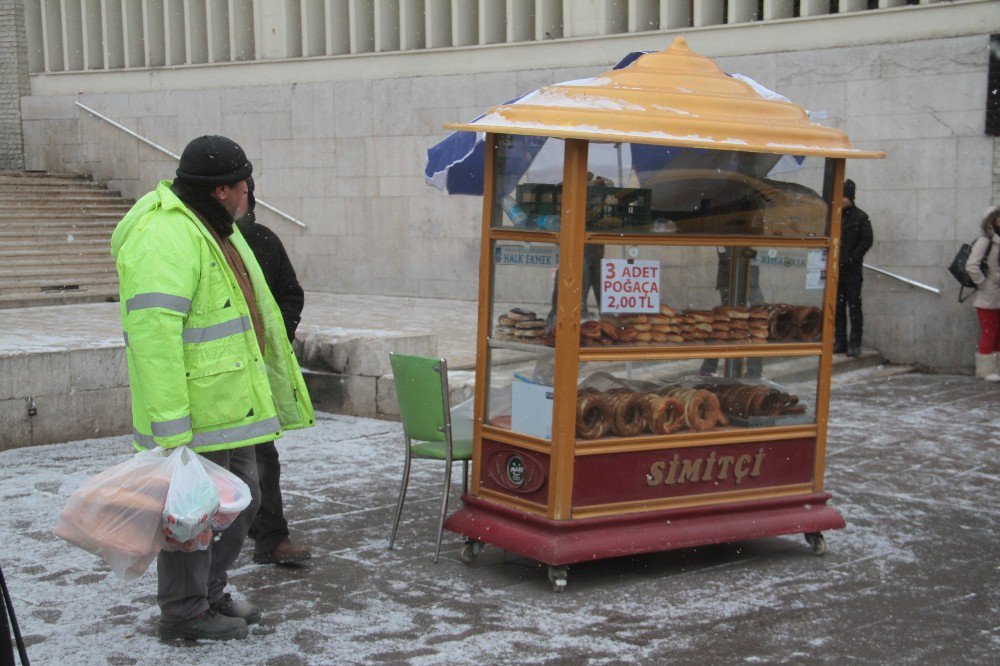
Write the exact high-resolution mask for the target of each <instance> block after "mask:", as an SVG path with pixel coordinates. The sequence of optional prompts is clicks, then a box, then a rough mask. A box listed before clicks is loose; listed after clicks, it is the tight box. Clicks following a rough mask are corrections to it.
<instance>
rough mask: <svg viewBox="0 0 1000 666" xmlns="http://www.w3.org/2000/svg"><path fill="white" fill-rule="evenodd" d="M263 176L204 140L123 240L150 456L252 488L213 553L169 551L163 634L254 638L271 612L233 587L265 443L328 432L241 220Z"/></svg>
mask: <svg viewBox="0 0 1000 666" xmlns="http://www.w3.org/2000/svg"><path fill="white" fill-rule="evenodd" d="M252 170H253V167H252V165H251V164H250V161H249V160H248V159H247V157H246V154H245V153H244V152H243V149H242V148H240V146H239V145H237V144H236V143H235V142H234V141H232V140H231V139H227V138H225V137H222V136H202V137H198V138H197V139H194V140H192V141H191V142H190V143H189V144H188V145H187V146H186V147H185V148H184V152H183V153H182V154H181V159H180V164H179V166H178V168H177V178H176V179H175V180H174V182H173V183H171V182H169V181H162V182H160V184H159V185H158V186H157V188H156V190H154V191H153V192H150V193H149V194H146V195H145V196H143V197H142V198H141V199H139V201H137V202H136V203H135V205H134V206H133V207H132V209H131V210H130V211H129V212H128V213H127V214H126V215H125V217H124V218H123V219H122V221H121V222H119V223H118V226H117V227H115V231H114V234H113V235H112V240H111V242H112V254H113V255H114V256H115V265H116V268H117V270H118V277H119V293H120V300H121V317H122V328H123V329H124V333H125V355H126V359H127V363H128V372H129V389H130V391H131V395H132V420H133V429H134V438H135V443H136V446H137V448H140V449H150V448H153V447H155V446H161V447H164V448H168V449H171V448H175V447H178V446H189V447H190V448H191V449H192V450H193V451H196V452H197V453H199V454H201V455H203V456H205V457H206V458H207V459H209V460H211V461H212V462H214V463H216V464H218V465H221V466H222V467H225V468H226V469H228V470H230V471H231V472H232V473H233V474H235V475H236V476H237V477H239V478H240V479H242V480H243V481H244V482H245V483H246V484H247V486H248V487H249V489H250V493H251V497H252V501H251V504H250V506H249V507H248V508H247V509H246V510H244V511H243V512H242V513H240V515H239V516H238V517H237V519H236V520H235V521H233V523H232V524H231V525H230V526H229V527H228V528H227V529H225V530H223V531H222V532H221V533H220V535H219V536H218V537H217V538H216V539H214V540H213V541H212V543H211V544H210V545H209V547H208V549H207V550H200V551H194V552H191V553H187V552H181V551H177V552H166V551H161V552H160V554H159V555H158V557H157V563H156V574H157V594H156V601H157V604H158V605H159V607H160V621H159V627H158V632H159V635H160V637H161V638H163V639H173V638H186V639H199V638H200V639H211V640H226V639H233V638H245V637H246V636H247V634H248V628H247V625H248V624H253V623H255V622H259V621H260V611H258V610H257V608H256V607H255V606H253V605H252V604H250V603H248V602H245V601H237V600H235V599H233V598H232V597H231V596H230V595H229V594H228V593H226V584H227V583H228V570H229V568H230V566H232V564H233V563H234V562H235V561H236V558H237V557H238V556H239V553H240V550H241V548H242V546H243V541H244V539H245V538H246V534H247V530H248V529H249V527H250V523H251V521H252V520H253V517H254V514H255V513H256V511H257V507H258V505H259V503H260V489H259V487H258V483H257V462H256V459H255V456H254V453H253V450H252V449H251V448H250V446H251V445H254V444H259V443H262V442H270V441H273V440H274V439H275V438H276V437H280V436H281V434H282V431H283V430H289V429H293V428H304V427H308V426H312V425H314V424H315V420H316V419H315V415H314V414H313V409H312V404H311V403H310V400H309V393H308V391H307V389H306V386H305V381H304V380H303V378H302V372H301V370H300V369H299V365H298V363H297V362H296V360H295V355H294V354H293V353H292V348H291V345H290V344H289V342H288V339H287V337H286V335H285V328H284V326H283V325H282V318H281V312H280V311H279V310H278V306H277V304H276V303H275V302H274V298H273V297H272V296H271V292H270V290H269V289H268V287H267V283H266V282H265V281H264V276H263V275H262V273H261V270H260V267H259V266H258V265H257V260H256V259H255V258H254V255H253V253H252V252H251V251H250V248H249V247H248V246H247V244H246V242H245V241H244V240H243V236H242V235H241V234H240V233H239V231H237V230H235V228H234V226H233V222H234V221H235V219H237V218H239V217H242V216H243V215H244V214H245V213H246V209H247V204H248V198H247V190H248V188H247V178H249V177H250V174H251V172H252Z"/></svg>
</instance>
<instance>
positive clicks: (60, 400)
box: [0, 347, 132, 451]
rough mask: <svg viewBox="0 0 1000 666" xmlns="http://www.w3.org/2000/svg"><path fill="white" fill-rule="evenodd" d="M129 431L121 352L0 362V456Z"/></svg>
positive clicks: (18, 356)
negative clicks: (26, 447) (9, 452)
mask: <svg viewBox="0 0 1000 666" xmlns="http://www.w3.org/2000/svg"><path fill="white" fill-rule="evenodd" d="M32 407H33V408H34V413H31V411H30V410H31V408H32ZM131 431H132V407H131V403H130V400H129V388H128V372H127V371H126V368H125V348H124V347H118V348H94V349H74V350H66V351H61V352H43V353H30V352H26V353H11V354H4V355H2V356H0V451H4V450H6V449H11V448H15V447H20V446H33V445H37V444H52V443H54V442H67V441H71V440H84V439H93V438H95V437H108V436H110V435H121V434H124V433H127V432H131Z"/></svg>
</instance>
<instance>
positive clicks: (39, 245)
mask: <svg viewBox="0 0 1000 666" xmlns="http://www.w3.org/2000/svg"><path fill="white" fill-rule="evenodd" d="M0 247H2V248H3V249H4V250H5V251H7V250H9V251H11V252H19V251H23V250H43V251H47V250H53V251H62V250H68V251H73V249H74V248H95V247H100V248H103V249H104V250H105V251H108V252H110V251H111V239H110V237H97V236H95V237H83V238H74V239H73V240H69V239H68V238H67V237H66V236H62V237H59V236H54V237H41V238H38V237H35V236H31V237H27V236H25V237H16V236H12V237H10V238H9V239H4V240H3V241H0Z"/></svg>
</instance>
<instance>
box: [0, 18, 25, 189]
mask: <svg viewBox="0 0 1000 666" xmlns="http://www.w3.org/2000/svg"><path fill="white" fill-rule="evenodd" d="M0 44H3V45H4V46H5V48H4V49H3V50H2V51H0V171H20V170H21V169H23V168H24V146H23V144H22V141H21V96H22V95H27V94H28V93H29V91H30V86H29V83H28V51H27V46H26V41H25V33H24V9H23V6H22V3H21V2H20V0H0ZM8 45H10V47H11V48H7V46H8Z"/></svg>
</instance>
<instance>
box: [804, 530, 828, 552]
mask: <svg viewBox="0 0 1000 666" xmlns="http://www.w3.org/2000/svg"><path fill="white" fill-rule="evenodd" d="M806 541H807V542H808V543H809V545H810V546H812V549H813V555H825V554H826V539H824V538H823V533H822V532H809V533H807V534H806Z"/></svg>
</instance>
